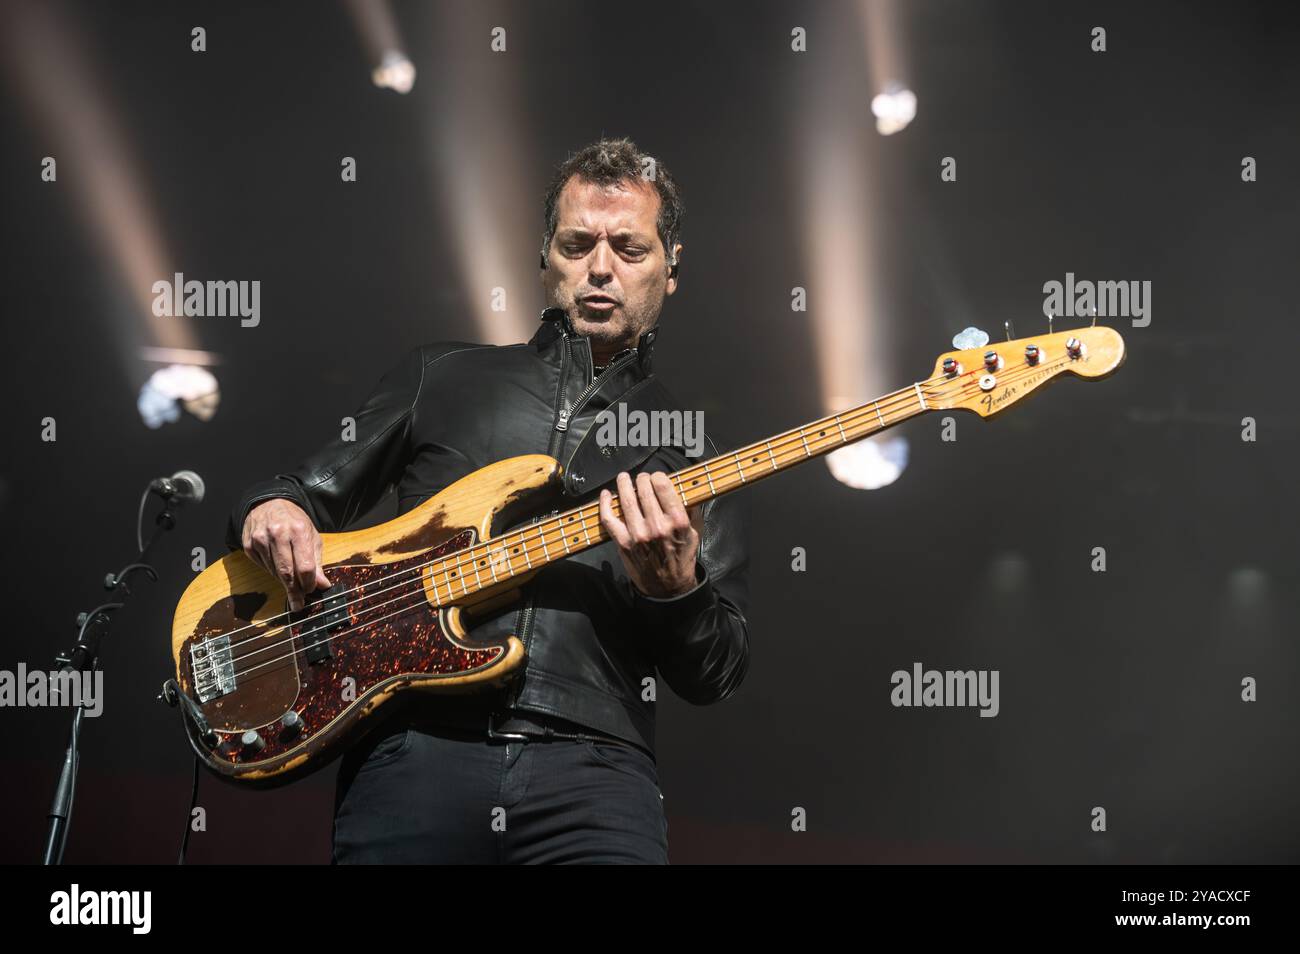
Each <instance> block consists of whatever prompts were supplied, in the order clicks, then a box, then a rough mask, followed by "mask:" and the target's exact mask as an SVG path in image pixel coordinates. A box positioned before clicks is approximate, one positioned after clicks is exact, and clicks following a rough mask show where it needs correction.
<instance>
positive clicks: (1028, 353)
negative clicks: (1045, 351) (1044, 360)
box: [1025, 344, 1042, 365]
mask: <svg viewBox="0 0 1300 954" xmlns="http://www.w3.org/2000/svg"><path fill="white" fill-rule="evenodd" d="M1041 356H1042V355H1041V353H1040V352H1039V350H1038V345H1035V344H1031V345H1025V364H1029V365H1034V364H1038V359H1039V358H1040V357H1041Z"/></svg>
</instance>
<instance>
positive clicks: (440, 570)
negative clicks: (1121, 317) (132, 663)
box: [172, 326, 1124, 785]
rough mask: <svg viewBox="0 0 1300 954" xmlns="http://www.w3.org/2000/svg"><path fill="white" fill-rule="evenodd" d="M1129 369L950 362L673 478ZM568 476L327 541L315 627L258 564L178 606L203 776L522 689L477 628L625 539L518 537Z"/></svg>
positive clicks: (688, 483) (524, 478)
mask: <svg viewBox="0 0 1300 954" xmlns="http://www.w3.org/2000/svg"><path fill="white" fill-rule="evenodd" d="M1123 360H1124V342H1123V339H1122V338H1121V337H1120V335H1119V334H1118V333H1117V332H1115V331H1114V330H1113V329H1111V328H1105V327H1100V328H1099V327H1095V326H1094V327H1091V328H1081V329H1077V330H1075V331H1065V332H1059V333H1055V334H1051V333H1049V334H1046V335H1042V336H1040V337H1037V338H1025V339H1020V340H1017V341H1007V342H1003V343H1000V344H997V345H992V346H987V347H985V346H981V347H978V348H969V349H965V350H958V351H952V352H948V353H946V354H943V355H940V356H939V358H938V360H937V361H936V363H935V367H934V373H933V374H932V375H931V376H930V377H928V378H926V379H925V380H923V381H917V382H916V383H914V384H911V385H909V386H907V387H905V388H902V389H901V390H898V391H895V392H893V393H892V394H887V395H885V396H884V397H881V398H879V399H878V400H875V401H872V402H870V403H868V404H863V405H861V406H860V407H855V408H852V409H850V410H847V411H842V412H840V413H838V414H833V415H831V416H828V417H823V418H821V419H819V420H816V421H813V422H811V423H810V424H806V425H804V426H803V427H798V428H795V429H793V430H787V431H783V432H782V433H780V434H776V435H774V436H772V437H769V438H766V439H764V440H761V441H757V442H755V443H752V444H748V445H746V446H744V447H741V448H740V449H738V450H735V451H732V452H730V453H726V454H721V455H719V456H717V457H714V458H712V459H710V460H708V461H705V462H704V463H700V464H695V465H694V466H690V467H686V468H684V469H682V470H680V471H677V472H676V473H674V474H672V475H671V477H672V480H673V483H674V485H675V486H676V488H677V490H678V492H679V493H680V494H681V497H682V502H683V504H685V505H686V506H687V507H692V506H695V505H696V504H699V503H702V502H704V501H706V500H708V499H709V498H712V497H716V496H720V495H722V494H726V493H730V492H731V491H733V490H737V489H739V488H741V487H743V486H745V485H747V484H753V483H756V482H757V481H760V480H764V479H766V478H767V477H770V476H771V475H773V474H776V473H778V472H780V471H782V470H785V469H786V468H789V467H794V466H795V465H796V464H801V463H803V462H805V461H808V460H812V459H813V458H815V457H819V456H821V455H823V454H826V453H829V452H830V451H833V450H835V449H837V448H840V447H843V446H845V445H847V444H851V443H853V442H854V441H858V440H861V439H862V438H864V437H868V436H870V435H872V434H876V433H879V432H880V431H883V430H885V429H886V428H890V427H893V426H894V425H896V424H900V423H902V422H903V421H906V420H908V419H909V418H912V417H916V416H917V415H919V414H925V413H928V412H934V411H951V410H966V411H973V412H974V413H976V414H978V415H979V416H980V417H984V418H988V417H992V416H994V415H996V414H1000V413H1001V412H1003V411H1005V410H1006V409H1007V408H1009V407H1011V405H1013V404H1015V403H1016V402H1018V401H1020V400H1022V399H1024V398H1026V397H1028V396H1029V395H1030V394H1033V393H1034V392H1036V391H1038V390H1039V389H1040V388H1042V387H1043V385H1045V384H1047V383H1048V382H1050V381H1052V380H1055V379H1056V378H1059V377H1062V376H1066V375H1070V376H1074V377H1078V378H1084V379H1097V378H1102V377H1105V376H1106V375H1108V374H1110V373H1111V372H1113V371H1114V370H1115V369H1116V368H1118V367H1119V366H1120V364H1121V363H1122V362H1123ZM560 471H561V465H560V463H559V462H558V461H557V460H555V459H554V458H552V457H549V456H546V455H543V454H529V455H525V456H521V457H512V458H509V459H506V460H502V461H499V462H497V463H495V464H491V465H489V466H487V467H484V468H482V469H481V470H477V471H475V472H474V473H471V474H469V475H467V476H465V477H463V478H461V479H460V480H458V481H456V482H455V483H453V484H451V485H450V486H448V487H446V488H445V489H443V490H442V491H441V492H440V493H438V494H437V495H436V496H433V497H431V498H429V499H428V500H426V501H425V502H424V503H422V504H421V505H420V506H418V507H416V508H415V509H413V510H411V511H410V512H409V513H405V514H403V515H402V516H400V517H398V518H397V519H395V520H391V521H389V522H387V523H384V524H380V525H379V526H375V527H369V528H367V529H364V530H356V531H351V532H347V533H326V534H322V543H323V557H322V565H323V566H324V568H325V571H326V574H327V575H328V576H329V578H330V580H331V581H333V585H331V586H330V587H329V588H328V589H326V590H323V591H318V592H316V593H313V594H310V596H309V597H308V599H307V602H306V605H305V606H304V607H303V608H302V609H301V610H299V611H297V612H290V611H289V610H288V604H287V600H286V597H285V593H284V590H283V588H282V586H281V585H280V583H279V581H278V580H277V579H276V578H275V577H274V576H272V575H271V574H269V573H267V572H266V571H265V570H263V569H262V568H261V567H260V566H258V565H257V564H256V563H254V562H253V561H252V560H251V559H249V558H248V557H247V556H245V555H244V554H243V553H241V552H236V553H231V554H229V555H227V556H225V557H223V558H221V559H220V560H219V561H217V562H215V563H213V564H212V565H211V566H209V567H208V568H207V569H206V570H204V571H203V572H202V573H200V574H199V575H198V576H197V577H195V579H194V580H193V582H191V583H190V585H189V586H188V587H187V588H186V590H185V592H184V594H183V595H182V597H181V600H180V603H179V605H178V606H177V608H176V614H175V619H174V622H173V627H172V655H173V658H174V661H175V664H176V680H177V683H178V684H179V687H180V690H181V691H182V692H184V693H185V694H186V695H187V696H188V697H189V699H188V700H185V702H186V706H187V710H188V711H189V713H190V715H191V717H190V718H187V719H186V722H185V724H186V731H187V734H188V736H189V739H190V743H191V745H192V747H193V749H194V751H195V752H196V753H197V754H198V756H199V758H200V760H201V761H202V762H203V764H204V765H206V766H207V767H208V768H209V769H211V770H212V771H214V772H215V773H216V774H218V775H219V776H220V777H222V778H224V779H227V780H230V781H234V782H243V783H250V784H264V785H273V784H278V783H283V782H287V781H290V780H292V779H296V778H299V777H301V776H302V775H304V774H307V773H309V772H311V771H313V770H315V769H316V768H319V767H321V766H322V765H324V764H326V763H327V762H329V761H330V760H331V759H332V758H334V757H335V756H337V755H339V754H341V752H342V751H343V750H344V749H345V748H346V747H347V746H348V745H349V744H350V743H351V742H352V741H354V740H355V738H356V737H358V736H359V735H360V734H362V733H364V732H365V731H367V730H368V729H369V728H370V726H371V725H373V723H374V722H375V719H374V716H375V714H376V713H377V712H379V711H380V710H381V709H384V707H385V706H387V705H388V704H389V703H390V702H392V701H393V700H394V699H395V698H396V697H398V696H400V695H402V694H403V693H409V692H412V691H420V692H455V691H466V690H473V689H476V688H480V687H484V686H489V685H499V684H501V683H503V682H504V681H506V680H508V679H509V678H510V676H511V675H512V674H513V673H514V672H515V671H516V670H517V669H518V668H519V667H520V666H521V665H522V664H523V662H524V655H525V654H524V647H523V644H522V643H521V642H520V641H519V639H518V638H516V637H515V636H509V637H507V638H505V639H503V640H500V641H497V642H477V641H474V640H472V639H471V638H470V637H469V635H468V630H469V629H470V628H471V627H469V626H467V619H466V617H467V615H468V617H469V618H470V619H472V618H473V617H474V616H475V615H477V614H479V613H485V612H489V611H492V610H494V609H496V608H498V607H500V606H502V605H504V604H507V603H510V602H513V601H514V600H515V599H517V598H518V596H519V588H520V587H521V586H522V585H523V584H524V583H526V582H527V581H528V580H529V579H531V578H532V577H533V576H534V575H536V574H537V572H538V571H539V570H540V569H541V568H542V567H544V566H546V565H547V564H548V563H551V562H554V561H556V560H562V559H564V558H565V557H567V556H569V555H570V554H573V553H577V552H579V551H580V550H584V549H586V548H588V547H592V546H596V545H597V544H600V543H602V542H603V541H605V540H606V539H608V536H607V534H606V533H605V532H604V529H603V527H602V526H601V522H600V515H599V504H598V503H596V502H592V503H588V504H586V505H584V506H579V507H575V508H573V509H570V510H566V511H563V512H558V513H550V514H549V515H546V516H543V517H541V518H540V519H537V520H535V521H534V522H531V523H527V524H526V525H523V526H518V521H519V518H520V516H521V515H525V516H526V515H527V514H528V513H529V512H530V508H532V510H533V512H535V511H536V509H538V504H539V502H540V501H543V500H553V499H554V498H553V494H554V492H555V490H556V488H557V487H558V486H559V483H560V478H561V476H562V475H561V473H560ZM613 506H614V510H615V512H616V513H617V512H618V511H619V505H618V499H617V497H615V499H614V501H613ZM510 526H514V527H516V529H512V530H505V531H500V530H499V528H501V527H510Z"/></svg>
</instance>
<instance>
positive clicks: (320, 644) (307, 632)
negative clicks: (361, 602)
mask: <svg viewBox="0 0 1300 954" xmlns="http://www.w3.org/2000/svg"><path fill="white" fill-rule="evenodd" d="M305 613H306V616H305V618H304V621H303V623H302V626H303V631H302V641H303V655H304V656H305V657H306V659H307V662H308V664H309V665H310V664H312V663H319V662H324V661H325V660H327V659H330V658H332V657H333V655H334V650H333V634H334V633H335V632H337V631H338V630H339V629H342V628H343V627H344V626H346V625H347V624H348V623H349V622H350V621H351V617H350V616H349V615H348V598H347V595H346V592H345V591H343V590H342V589H341V588H340V587H339V586H331V587H330V588H329V589H327V590H322V591H321V592H320V594H319V599H318V600H317V601H316V602H314V603H312V604H310V605H308V607H307V609H306V611H305Z"/></svg>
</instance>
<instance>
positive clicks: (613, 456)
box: [561, 374, 674, 497]
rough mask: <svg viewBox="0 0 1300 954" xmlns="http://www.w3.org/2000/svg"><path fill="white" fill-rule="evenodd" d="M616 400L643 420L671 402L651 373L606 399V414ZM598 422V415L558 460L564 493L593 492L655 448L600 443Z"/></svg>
mask: <svg viewBox="0 0 1300 954" xmlns="http://www.w3.org/2000/svg"><path fill="white" fill-rule="evenodd" d="M598 393H599V390H597V391H596V392H594V393H593V396H594V395H595V394H598ZM620 404H624V405H626V406H627V410H628V411H629V412H632V411H643V412H645V413H646V417H647V420H649V419H651V418H650V412H652V411H664V410H669V409H671V408H672V407H673V406H674V402H673V400H672V397H671V396H670V395H669V393H668V389H667V388H665V387H664V386H663V385H662V384H660V383H659V379H658V378H657V377H655V376H654V375H653V374H652V375H650V376H649V377H646V378H643V379H641V380H640V381H638V382H636V383H635V384H633V385H632V386H631V387H630V388H628V389H627V390H626V391H624V392H623V394H622V395H620V396H619V397H617V398H615V399H614V400H612V401H610V402H609V404H608V405H606V407H607V408H608V410H609V413H610V414H615V415H617V414H618V413H619V409H618V405H620ZM575 413H576V412H575ZM616 420H617V419H616ZM600 423H601V419H600V417H599V415H598V416H597V417H596V419H595V420H593V421H592V423H591V426H590V427H589V428H587V433H586V434H584V435H583V438H582V440H581V441H579V442H578V444H577V445H576V446H575V447H574V448H573V451H572V453H570V454H569V455H568V458H567V459H565V460H562V461H561V463H562V464H563V465H564V478H563V480H564V495H565V496H566V497H582V496H585V495H587V494H590V493H594V492H595V491H597V490H599V489H600V488H601V487H603V486H604V485H605V484H607V483H609V482H610V481H612V480H613V479H614V478H615V477H617V476H618V475H619V473H620V472H621V471H624V470H626V471H628V472H629V473H631V472H633V471H634V470H635V469H636V468H637V467H639V466H640V465H641V464H643V463H645V461H646V460H647V459H649V457H650V456H651V455H652V454H653V453H654V452H655V451H656V450H658V449H659V448H658V447H653V446H651V447H629V446H627V445H625V444H622V443H615V444H609V445H606V446H603V447H602V446H601V444H600V442H599V441H598V440H597V438H598V436H599V434H600V431H601V426H600Z"/></svg>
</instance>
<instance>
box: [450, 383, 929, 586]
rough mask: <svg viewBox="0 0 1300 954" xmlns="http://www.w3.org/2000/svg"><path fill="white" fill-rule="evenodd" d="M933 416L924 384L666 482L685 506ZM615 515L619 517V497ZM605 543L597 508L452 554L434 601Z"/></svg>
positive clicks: (759, 443)
mask: <svg viewBox="0 0 1300 954" xmlns="http://www.w3.org/2000/svg"><path fill="white" fill-rule="evenodd" d="M928 410H930V407H928V406H927V404H926V400H925V395H924V393H923V389H922V385H921V384H920V383H917V384H914V385H912V386H911V387H908V388H904V389H902V390H901V391H895V392H893V393H892V394H887V395H885V396H884V397H881V398H879V399H877V400H875V401H872V402H869V403H867V404H863V405H860V406H858V407H855V408H851V409H849V410H847V411H841V412H840V413H838V414H832V415H830V416H829V417H823V418H820V419H818V420H816V421H812V422H811V423H809V424H805V425H804V426H803V427H799V428H795V429H793V430H789V431H783V432H782V433H780V434H776V435H773V436H772V437H770V438H767V439H766V440H762V441H757V442H755V443H753V444H748V445H746V446H744V447H741V448H739V449H737V450H735V451H732V452H731V453H728V454H721V455H719V456H717V457H714V458H712V459H710V460H708V461H705V462H703V463H700V464H695V465H693V466H691V467H685V468H683V469H681V470H679V471H677V472H676V473H674V474H671V475H670V478H671V480H672V482H673V486H675V487H676V488H677V492H678V494H679V495H680V496H681V498H682V503H683V505H685V506H686V507H693V506H695V505H697V504H701V503H704V502H706V501H708V500H710V499H712V498H714V497H721V496H722V495H723V494H726V493H730V492H731V491H733V490H736V489H737V488H740V487H743V486H746V485H748V484H752V483H755V482H757V481H759V480H762V479H763V478H765V477H769V476H771V475H772V474H775V473H778V472H780V471H782V470H785V469H787V468H790V467H794V466H796V465H798V464H802V463H804V462H805V461H808V460H811V459H813V458H814V457H820V456H822V455H823V454H827V453H830V452H831V451H833V450H837V449H838V448H841V447H844V446H846V445H848V444H852V443H853V442H855V441H859V440H862V439H863V438H864V437H870V436H871V435H872V434H876V433H878V432H880V431H883V430H885V429H886V428H889V427H893V426H894V425H895V424H899V423H901V422H903V421H905V420H907V419H908V418H911V417H915V416H916V415H918V414H922V413H924V412H926V411H928ZM613 509H614V513H615V514H620V513H621V507H620V506H619V501H618V497H617V495H615V497H614V501H613ZM608 539H609V535H608V534H607V533H606V532H605V529H604V527H603V525H602V524H601V522H600V504H599V502H594V503H589V504H585V505H583V506H581V507H575V508H573V509H572V510H566V511H564V512H563V513H559V514H555V515H553V516H550V517H546V518H545V519H543V520H540V521H538V522H537V523H534V524H530V525H529V526H527V527H524V528H521V529H518V530H513V531H511V532H510V533H506V534H503V535H501V536H498V537H494V538H492V539H491V540H489V541H487V542H485V543H481V544H477V545H475V546H473V547H469V548H467V549H465V550H461V551H457V552H456V553H454V554H450V555H448V556H447V557H445V558H444V559H442V560H439V561H436V562H435V563H434V564H433V565H432V567H431V571H430V573H431V581H432V585H433V588H434V591H435V593H436V594H437V595H438V597H439V599H441V598H443V593H444V591H445V592H446V594H447V597H446V598H447V599H448V600H455V599H460V598H462V597H465V596H468V595H470V594H472V593H475V592H478V591H480V590H485V589H488V588H490V587H495V586H500V585H502V584H505V583H507V582H508V581H509V580H511V579H513V578H514V577H516V576H522V575H524V574H526V573H531V572H533V571H535V570H537V569H540V568H541V567H543V566H545V565H546V564H548V563H553V562H555V561H557V560H562V559H564V558H565V557H567V556H570V555H572V554H574V553H579V552H581V551H583V550H586V549H588V548H589V547H594V546H597V545H599V544H601V543H603V542H604V541H606V540H608Z"/></svg>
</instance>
